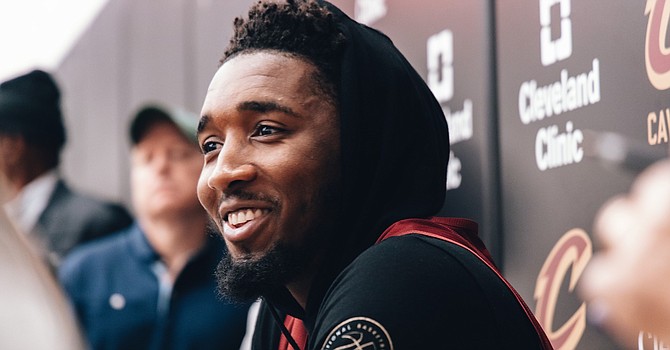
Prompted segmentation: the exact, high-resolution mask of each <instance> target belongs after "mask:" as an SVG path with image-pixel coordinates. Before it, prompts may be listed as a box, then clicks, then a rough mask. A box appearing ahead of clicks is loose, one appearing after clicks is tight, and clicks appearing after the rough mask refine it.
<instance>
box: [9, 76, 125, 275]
mask: <svg viewBox="0 0 670 350" xmlns="http://www.w3.org/2000/svg"><path fill="white" fill-rule="evenodd" d="M65 140H66V132H65V126H64V124H63V117H62V113H61V106H60V91H59V89H58V86H57V85H56V83H55V81H54V79H53V78H52V77H51V75H49V74H48V73H46V72H44V71H40V70H34V71H32V72H30V73H27V74H25V75H21V76H19V77H16V78H13V79H11V80H8V81H5V82H3V83H2V84H0V174H1V175H2V176H3V177H4V178H5V182H6V189H7V195H6V198H7V199H8V200H7V201H3V202H4V203H5V204H4V208H5V210H6V211H7V214H8V215H9V217H10V218H11V219H12V221H13V222H14V223H15V224H16V225H17V226H18V228H19V229H20V231H21V232H24V233H26V234H28V235H29V236H30V239H31V241H33V242H35V243H36V245H37V246H38V247H39V249H40V250H41V251H42V252H43V254H44V255H45V257H46V260H48V261H49V263H50V264H52V265H53V266H58V263H59V261H60V259H61V258H62V257H63V256H64V255H65V254H66V253H67V252H68V251H70V249H72V248H73V247H74V246H76V245H78V244H80V243H82V242H85V241H89V240H92V239H94V238H97V237H101V236H103V235H105V234H108V233H111V232H114V231H117V230H119V229H122V228H124V227H126V226H128V225H129V224H130V223H131V222H132V218H131V216H130V215H129V214H128V212H127V211H126V210H125V209H124V208H123V207H122V206H120V205H117V204H113V203H109V202H104V201H101V200H98V199H94V198H92V197H90V196H86V195H83V194H80V193H77V192H75V191H73V190H72V189H70V187H69V186H68V185H67V184H66V183H65V181H64V180H63V179H62V178H61V176H60V174H59V170H58V167H59V163H60V153H61V150H62V148H63V146H64V145H65Z"/></svg>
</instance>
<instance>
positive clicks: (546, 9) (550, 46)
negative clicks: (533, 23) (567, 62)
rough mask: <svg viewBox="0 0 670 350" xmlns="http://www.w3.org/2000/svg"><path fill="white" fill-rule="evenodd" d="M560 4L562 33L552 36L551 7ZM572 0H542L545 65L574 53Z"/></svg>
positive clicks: (543, 56) (541, 17) (541, 35)
mask: <svg viewBox="0 0 670 350" xmlns="http://www.w3.org/2000/svg"><path fill="white" fill-rule="evenodd" d="M555 5H558V6H560V14H561V23H560V28H561V32H560V33H561V34H560V36H559V37H558V38H556V39H552V37H551V9H552V7H554V6H555ZM570 10H571V4H570V0H540V26H541V29H540V56H541V59H542V65H543V66H549V65H552V64H554V63H556V62H558V61H562V60H564V59H566V58H568V57H570V55H572V22H571V21H570Z"/></svg>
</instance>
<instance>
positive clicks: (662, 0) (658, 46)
mask: <svg viewBox="0 0 670 350" xmlns="http://www.w3.org/2000/svg"><path fill="white" fill-rule="evenodd" d="M644 14H645V16H649V21H648V22H647V37H646V42H645V48H644V49H645V54H644V58H645V65H646V67H647V76H648V77H649V81H650V82H651V85H653V86H654V87H655V88H656V89H658V90H666V89H668V88H670V48H668V47H667V46H666V45H665V40H666V33H667V29H668V18H669V17H670V6H669V5H668V2H667V1H666V0H647V5H646V7H645V9H644Z"/></svg>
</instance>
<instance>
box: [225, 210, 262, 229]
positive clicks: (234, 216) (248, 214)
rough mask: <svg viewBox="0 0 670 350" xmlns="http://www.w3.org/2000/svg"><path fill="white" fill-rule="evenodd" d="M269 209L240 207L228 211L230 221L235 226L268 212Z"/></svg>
mask: <svg viewBox="0 0 670 350" xmlns="http://www.w3.org/2000/svg"><path fill="white" fill-rule="evenodd" d="M268 211H269V210H267V209H240V210H238V211H234V212H231V213H228V223H230V224H231V225H233V226H237V225H241V224H244V223H246V222H249V221H251V220H254V219H256V218H258V217H260V216H262V215H264V214H266V213H267V212H268Z"/></svg>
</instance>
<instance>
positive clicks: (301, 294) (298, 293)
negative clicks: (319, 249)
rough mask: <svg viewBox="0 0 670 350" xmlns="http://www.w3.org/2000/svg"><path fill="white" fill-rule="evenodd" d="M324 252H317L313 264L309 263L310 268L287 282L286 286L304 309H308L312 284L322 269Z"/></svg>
mask: <svg viewBox="0 0 670 350" xmlns="http://www.w3.org/2000/svg"><path fill="white" fill-rule="evenodd" d="M321 256H322V254H316V255H315V258H314V261H313V262H312V263H311V264H308V266H309V267H308V268H307V269H306V270H305V271H304V272H303V273H302V274H300V276H298V277H297V278H295V279H293V281H291V282H289V283H287V284H286V288H287V289H288V291H289V292H290V293H291V295H292V296H293V298H294V299H295V300H296V301H297V302H298V304H300V306H301V307H302V309H303V310H306V309H307V300H308V299H309V293H310V291H311V288H312V285H313V284H314V280H315V278H316V275H317V273H318V272H319V271H320V269H319V268H320V266H321V263H322V259H321Z"/></svg>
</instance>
